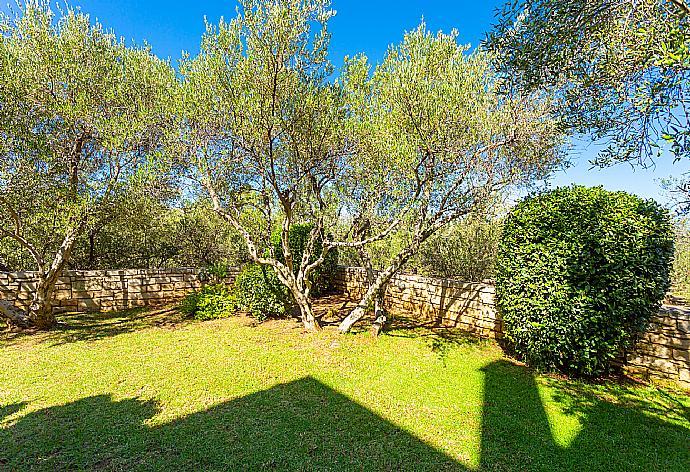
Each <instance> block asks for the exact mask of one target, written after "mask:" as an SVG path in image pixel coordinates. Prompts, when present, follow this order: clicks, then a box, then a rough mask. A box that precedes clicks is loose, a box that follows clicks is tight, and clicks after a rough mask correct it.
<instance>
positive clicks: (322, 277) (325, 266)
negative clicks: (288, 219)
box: [271, 223, 338, 297]
mask: <svg viewBox="0 0 690 472" xmlns="http://www.w3.org/2000/svg"><path fill="white" fill-rule="evenodd" d="M312 228H313V226H312V225H311V223H302V224H294V225H292V226H291V227H290V235H289V241H288V244H289V246H290V251H291V252H292V259H293V265H294V271H295V273H297V271H298V270H299V268H300V263H301V262H302V256H303V254H304V249H305V248H306V247H307V242H308V241H309V233H310V232H311V229H312ZM271 242H272V244H273V248H274V250H275V254H276V258H277V259H278V260H279V261H280V262H282V263H285V257H284V255H283V246H282V244H281V233H280V231H274V232H273V234H272V237H271ZM322 248H323V237H319V238H318V239H317V240H316V244H315V247H314V250H312V254H311V258H310V259H309V262H310V263H311V262H314V261H315V260H316V259H318V258H319V256H320V255H321V250H322ZM337 267H338V252H337V250H335V249H332V250H331V251H329V252H328V255H327V256H326V259H325V260H324V261H323V263H322V264H321V265H320V266H319V267H317V268H316V269H315V270H314V271H313V272H312V273H311V276H310V277H309V280H310V281H311V284H312V289H311V295H312V296H314V297H318V296H320V295H323V294H325V293H328V292H329V291H331V290H332V289H333V278H334V276H335V271H336V269H337Z"/></svg>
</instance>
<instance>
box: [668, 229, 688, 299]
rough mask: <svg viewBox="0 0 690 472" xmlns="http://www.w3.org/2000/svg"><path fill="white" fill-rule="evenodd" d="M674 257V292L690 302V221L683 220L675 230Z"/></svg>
mask: <svg viewBox="0 0 690 472" xmlns="http://www.w3.org/2000/svg"><path fill="white" fill-rule="evenodd" d="M675 230H676V231H675V234H676V238H675V255H674V257H673V274H672V280H673V292H674V295H678V296H680V297H683V298H685V299H686V301H690V221H688V220H687V219H686V220H681V221H679V222H678V223H677V224H676V228H675Z"/></svg>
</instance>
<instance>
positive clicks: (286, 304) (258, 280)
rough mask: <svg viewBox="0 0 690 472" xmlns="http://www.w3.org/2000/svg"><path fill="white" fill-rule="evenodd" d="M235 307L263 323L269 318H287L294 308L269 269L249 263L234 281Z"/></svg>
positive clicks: (285, 291) (285, 288)
mask: <svg viewBox="0 0 690 472" xmlns="http://www.w3.org/2000/svg"><path fill="white" fill-rule="evenodd" d="M234 292H235V295H236V297H237V298H236V300H237V307H238V308H239V309H241V310H246V311H248V312H249V313H250V314H251V315H252V316H253V317H254V318H256V319H257V320H259V321H263V320H265V319H266V318H269V317H278V318H280V317H285V316H289V315H290V314H291V313H292V311H293V307H294V302H293V300H292V296H291V295H290V293H289V291H288V289H287V287H285V285H283V284H282V283H281V282H280V280H279V279H278V276H277V275H276V274H275V272H273V269H271V268H270V267H267V266H264V265H260V264H254V263H250V264H247V265H245V266H244V267H243V268H242V271H241V272H240V274H239V275H238V276H237V279H236V280H235V288H234Z"/></svg>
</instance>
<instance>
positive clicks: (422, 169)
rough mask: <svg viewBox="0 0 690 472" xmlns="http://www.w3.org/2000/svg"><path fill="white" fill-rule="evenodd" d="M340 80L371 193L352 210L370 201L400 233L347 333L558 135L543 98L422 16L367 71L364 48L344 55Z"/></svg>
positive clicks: (551, 161) (522, 176)
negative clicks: (423, 251)
mask: <svg viewBox="0 0 690 472" xmlns="http://www.w3.org/2000/svg"><path fill="white" fill-rule="evenodd" d="M342 82H343V86H344V88H345V90H346V96H347V102H348V110H349V113H350V116H349V118H350V125H349V129H351V130H352V133H353V136H354V137H355V138H354V140H353V141H354V143H355V144H354V151H353V153H352V156H351V161H352V166H353V167H361V168H362V169H366V173H362V176H363V179H362V180H361V181H360V185H361V186H363V188H365V189H366V191H367V192H368V193H367V195H368V198H362V199H357V200H354V201H353V203H354V204H357V202H359V201H361V202H362V203H363V205H365V208H362V207H360V208H359V209H353V210H351V214H354V215H360V214H371V212H372V210H371V208H376V209H377V210H378V211H379V217H378V221H380V222H383V224H382V225H381V223H379V224H380V225H381V226H386V224H387V223H388V222H392V223H396V228H397V229H398V230H402V231H406V233H405V239H404V240H405V244H403V245H402V246H401V247H400V249H399V250H398V251H396V253H394V255H393V256H392V257H391V258H390V260H389V261H388V263H387V265H386V266H385V267H384V268H383V269H382V270H381V271H379V272H378V273H377V274H376V276H375V277H373V278H372V277H370V281H369V282H370V283H369V287H368V289H367V291H366V293H365V294H364V296H363V297H362V299H361V300H360V301H359V303H358V304H357V306H356V307H355V308H354V309H353V311H352V312H351V313H350V314H349V315H348V317H347V318H346V319H344V320H343V322H342V323H341V325H340V330H341V331H342V332H347V331H348V330H349V329H350V327H351V326H352V325H353V324H354V323H355V322H357V321H358V320H359V319H361V318H362V316H363V315H364V313H365V310H366V309H367V307H369V306H370V305H371V304H372V301H373V300H374V299H375V298H376V296H377V295H379V296H380V292H381V289H382V287H385V285H386V284H387V283H388V282H389V281H390V279H391V277H392V276H393V275H394V274H395V273H396V272H397V271H399V270H400V269H401V267H403V265H404V264H405V263H406V262H407V261H408V260H410V258H412V257H413V256H414V255H415V254H416V253H417V252H418V251H419V249H420V247H421V245H422V244H423V243H424V242H425V241H426V240H427V239H428V238H429V237H431V236H432V235H434V234H435V233H437V232H438V231H439V230H440V229H442V228H444V227H446V226H447V225H449V224H450V223H452V222H453V221H457V220H459V219H462V218H465V217H468V216H470V215H473V214H477V213H480V212H481V211H482V210H483V209H486V208H487V207H489V206H491V205H492V204H493V203H494V201H495V200H496V198H495V197H496V195H497V193H498V192H501V191H505V190H507V189H509V188H510V187H511V186H514V185H517V184H522V183H528V182H531V181H533V180H534V179H537V178H541V177H543V176H545V175H546V174H547V173H548V172H549V171H550V170H551V169H552V168H553V166H554V165H555V164H557V163H558V162H559V161H560V159H561V157H562V156H561V154H562V152H561V151H562V149H561V144H562V137H561V133H560V131H559V129H558V127H557V126H556V123H555V121H554V120H553V119H552V117H551V113H552V109H551V101H550V100H549V97H548V96H541V95H539V94H531V95H521V94H518V93H510V91H507V92H506V91H505V90H503V89H502V87H503V85H504V82H503V81H502V80H501V79H500V78H498V76H497V75H496V74H495V71H494V70H493V69H492V67H491V61H490V57H489V56H488V54H487V53H485V52H482V51H476V52H473V53H471V54H469V53H468V48H467V47H465V46H462V45H460V44H458V41H457V33H455V32H453V33H451V34H442V33H439V34H431V33H429V32H428V31H427V30H426V27H425V25H424V24H422V25H420V27H419V28H417V29H416V30H414V31H412V32H409V33H407V34H406V35H405V37H404V40H403V42H402V44H400V45H399V46H397V47H393V48H390V49H389V51H388V53H387V54H386V56H385V58H384V59H383V61H382V62H381V63H380V64H379V65H377V66H376V67H375V68H373V70H372V68H371V66H370V65H369V63H368V60H367V58H366V57H364V56H358V57H356V58H354V59H351V60H349V61H348V63H347V66H346V69H345V72H344V74H343V79H342ZM365 175H366V177H365ZM364 179H367V180H364ZM367 182H373V185H367ZM377 188H378V189H380V190H379V191H378V193H377V191H376V189H377ZM350 192H351V190H350ZM367 208H369V209H367ZM357 239H360V240H362V239H363V238H361V237H359V238H358V237H355V238H354V239H352V238H351V240H352V241H353V242H354V241H356V240H357ZM364 239H366V238H364ZM378 322H379V323H380V322H381V320H378Z"/></svg>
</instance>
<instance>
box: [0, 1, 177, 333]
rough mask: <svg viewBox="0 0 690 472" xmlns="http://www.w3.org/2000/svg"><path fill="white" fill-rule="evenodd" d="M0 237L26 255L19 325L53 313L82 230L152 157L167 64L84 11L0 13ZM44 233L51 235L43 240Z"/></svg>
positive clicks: (13, 313) (170, 76)
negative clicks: (29, 287) (30, 289)
mask: <svg viewBox="0 0 690 472" xmlns="http://www.w3.org/2000/svg"><path fill="white" fill-rule="evenodd" d="M0 32H1V35H0V237H2V238H11V239H12V240H13V241H15V242H16V244H17V245H19V246H20V247H21V248H22V250H23V251H25V252H26V253H28V254H29V255H30V256H31V259H32V260H33V264H34V266H35V269H36V271H37V282H36V286H35V291H34V294H33V299H32V300H31V303H30V306H29V309H28V310H27V311H26V312H24V311H21V310H19V309H17V308H14V307H13V306H11V305H10V304H9V303H6V302H5V303H2V304H0V313H1V314H2V315H3V317H5V318H7V319H8V320H9V322H10V323H11V324H13V325H16V326H19V327H38V328H49V327H51V326H53V325H54V324H55V323H56V320H55V317H54V315H53V313H52V303H51V302H52V297H53V291H54V287H55V284H56V281H57V279H58V277H59V275H60V273H61V272H62V270H63V269H64V268H65V266H66V264H67V262H68V260H69V259H70V255H71V254H72V251H73V249H74V245H75V242H76V241H77V238H78V236H79V235H80V234H81V233H82V232H83V231H84V230H85V228H87V227H89V225H92V224H94V223H95V222H96V221H97V220H98V218H99V215H100V214H101V212H102V211H103V209H104V208H106V207H107V206H108V205H110V204H111V202H112V199H113V196H114V195H116V194H120V193H122V192H125V191H126V190H127V188H128V185H129V184H131V183H132V182H141V181H142V179H145V176H146V175H148V174H149V171H150V170H151V169H152V168H154V167H155V165H154V164H155V163H154V159H152V157H153V154H152V153H154V152H155V151H156V150H157V149H158V147H159V145H160V142H161V138H162V136H163V129H164V128H165V125H164V122H165V120H166V116H167V114H166V110H165V105H166V103H168V102H169V100H168V98H169V97H170V96H171V95H172V94H173V93H174V91H175V74H174V71H173V70H172V68H171V67H170V65H169V64H168V63H167V62H164V61H161V60H159V59H157V58H156V57H155V56H154V55H153V54H152V53H151V51H150V50H149V49H148V48H135V47H128V46H126V45H125V44H124V42H123V41H122V40H118V38H116V37H115V35H114V34H113V33H111V32H108V31H105V30H104V29H103V27H102V26H101V25H100V24H98V23H97V22H95V23H92V22H91V19H90V18H89V16H88V15H86V14H83V13H81V12H79V11H77V10H74V9H72V8H69V7H68V8H66V9H65V10H64V12H61V13H60V15H55V14H54V12H53V11H52V10H51V8H50V6H49V4H48V3H47V2H36V1H31V2H26V4H24V5H20V7H19V9H18V10H17V11H16V13H14V14H12V15H3V16H2V17H1V18H0ZM45 241H47V242H45Z"/></svg>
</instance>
